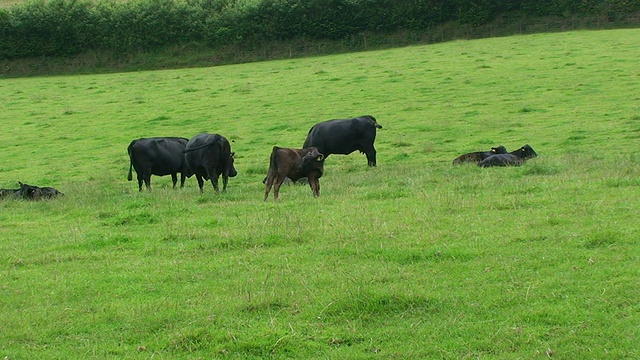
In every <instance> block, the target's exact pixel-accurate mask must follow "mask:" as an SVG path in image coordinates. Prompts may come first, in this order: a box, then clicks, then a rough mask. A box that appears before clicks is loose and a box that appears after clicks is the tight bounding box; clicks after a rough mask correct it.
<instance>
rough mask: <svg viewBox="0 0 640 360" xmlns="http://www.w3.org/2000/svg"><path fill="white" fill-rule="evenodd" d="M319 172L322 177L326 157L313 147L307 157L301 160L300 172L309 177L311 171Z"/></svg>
mask: <svg viewBox="0 0 640 360" xmlns="http://www.w3.org/2000/svg"><path fill="white" fill-rule="evenodd" d="M314 170H315V171H318V172H319V173H320V175H322V172H323V170H324V155H323V154H321V153H320V152H319V151H318V149H317V148H315V147H312V148H311V151H309V152H308V153H307V154H306V155H304V156H303V157H302V159H300V164H299V165H298V171H299V172H300V174H303V175H307V174H308V173H309V172H311V171H314Z"/></svg>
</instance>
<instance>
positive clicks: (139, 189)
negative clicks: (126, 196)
mask: <svg viewBox="0 0 640 360" xmlns="http://www.w3.org/2000/svg"><path fill="white" fill-rule="evenodd" d="M142 181H143V180H142V175H138V191H142Z"/></svg>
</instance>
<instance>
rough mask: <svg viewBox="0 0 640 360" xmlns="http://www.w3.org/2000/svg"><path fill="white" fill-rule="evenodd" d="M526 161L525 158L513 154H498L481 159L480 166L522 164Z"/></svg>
mask: <svg viewBox="0 0 640 360" xmlns="http://www.w3.org/2000/svg"><path fill="white" fill-rule="evenodd" d="M523 163H524V160H523V159H521V158H519V157H517V156H515V155H513V154H496V155H491V156H489V157H488V158H486V159H484V160H482V161H480V162H479V163H478V166H480V167H492V166H520V165H522V164H523Z"/></svg>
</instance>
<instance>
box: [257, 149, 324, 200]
mask: <svg viewBox="0 0 640 360" xmlns="http://www.w3.org/2000/svg"><path fill="white" fill-rule="evenodd" d="M325 158H326V157H325V156H324V155H323V154H321V153H320V152H319V151H318V148H316V147H308V148H304V149H291V148H281V147H278V146H274V147H273V150H272V151H271V156H270V158H269V170H268V172H267V179H266V181H265V188H264V201H267V198H268V197H269V191H271V186H273V199H274V200H278V195H279V193H280V186H281V185H282V183H283V182H284V180H285V179H286V178H290V179H291V180H293V181H296V180H298V179H300V178H302V177H306V178H308V179H309V186H310V187H311V191H312V192H313V196H316V197H317V196H320V182H319V181H318V179H319V178H320V177H321V176H322V172H323V170H324V159H325Z"/></svg>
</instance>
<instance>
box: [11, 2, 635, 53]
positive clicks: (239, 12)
mask: <svg viewBox="0 0 640 360" xmlns="http://www.w3.org/2000/svg"><path fill="white" fill-rule="evenodd" d="M638 11H640V2H638V1H634V0H524V1H506V0H473V1H470V0H256V1H255V2H253V3H250V4H247V3H246V1H238V0H139V1H116V0H107V1H91V0H49V1H45V0H33V1H29V2H26V3H23V4H19V5H14V6H13V7H11V8H10V9H0V58H3V59H17V58H28V57H39V56H69V55H75V54H79V53H83V52H87V51H91V50H104V51H110V52H114V53H121V54H125V53H129V52H136V51H152V50H155V49H161V48H165V47H168V46H175V45H181V44H182V45H186V44H193V43H196V44H197V43H205V44H207V45H209V46H213V47H215V46H223V45H233V44H238V43H242V44H244V45H251V44H260V43H261V42H264V41H274V40H275V41H278V40H289V39H295V38H305V39H310V40H314V39H332V40H336V39H338V40H339V39H348V38H350V37H352V36H355V35H357V34H361V33H364V32H374V33H390V32H393V31H398V30H414V31H415V30H417V31H429V30H430V29H432V28H434V27H435V26H437V25H440V24H443V23H446V22H451V21H454V22H458V23H460V24H463V25H471V26H480V25H483V24H486V23H488V22H490V21H492V20H494V19H496V18H498V17H514V18H516V17H517V18H523V17H535V16H558V17H572V16H596V17H599V18H602V19H604V21H616V20H617V19H619V18H623V17H625V16H628V15H629V14H632V13H637V12H638Z"/></svg>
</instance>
